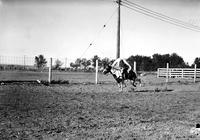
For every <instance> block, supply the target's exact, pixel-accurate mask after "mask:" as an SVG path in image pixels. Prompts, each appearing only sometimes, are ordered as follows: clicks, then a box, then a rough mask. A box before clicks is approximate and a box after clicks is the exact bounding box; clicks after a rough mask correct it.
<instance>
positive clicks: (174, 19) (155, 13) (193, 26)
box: [124, 0, 200, 30]
mask: <svg viewBox="0 0 200 140" xmlns="http://www.w3.org/2000/svg"><path fill="white" fill-rule="evenodd" d="M124 1H126V2H127V3H129V4H131V5H132V6H134V7H136V8H138V9H140V10H144V11H145V12H149V13H152V14H154V15H157V16H159V17H162V18H166V19H169V20H172V21H174V22H176V23H180V24H184V25H186V26H190V27H192V28H198V29H199V30H200V27H199V26H196V25H193V24H190V23H188V22H184V21H181V20H179V19H176V18H172V17H169V16H167V15H164V14H161V13H158V12H155V11H153V10H150V9H147V8H145V7H143V6H141V5H139V4H136V3H133V2H130V1H128V0H124Z"/></svg>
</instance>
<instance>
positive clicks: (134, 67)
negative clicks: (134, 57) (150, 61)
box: [133, 61, 137, 73]
mask: <svg viewBox="0 0 200 140" xmlns="http://www.w3.org/2000/svg"><path fill="white" fill-rule="evenodd" d="M133 64H134V65H133V70H134V72H135V73H136V71H137V70H136V61H134V63H133Z"/></svg>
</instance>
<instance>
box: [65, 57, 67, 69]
mask: <svg viewBox="0 0 200 140" xmlns="http://www.w3.org/2000/svg"><path fill="white" fill-rule="evenodd" d="M65 70H67V57H66V58H65Z"/></svg>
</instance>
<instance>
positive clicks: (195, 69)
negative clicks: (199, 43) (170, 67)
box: [194, 64, 197, 83]
mask: <svg viewBox="0 0 200 140" xmlns="http://www.w3.org/2000/svg"><path fill="white" fill-rule="evenodd" d="M196 77H197V64H195V65H194V83H195V82H196Z"/></svg>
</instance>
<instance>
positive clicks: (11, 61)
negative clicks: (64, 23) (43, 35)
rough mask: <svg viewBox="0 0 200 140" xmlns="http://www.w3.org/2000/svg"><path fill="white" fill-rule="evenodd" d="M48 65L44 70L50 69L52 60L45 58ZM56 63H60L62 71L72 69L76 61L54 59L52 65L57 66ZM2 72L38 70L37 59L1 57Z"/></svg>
mask: <svg viewBox="0 0 200 140" xmlns="http://www.w3.org/2000/svg"><path fill="white" fill-rule="evenodd" d="M45 59H46V61H47V63H46V65H45V66H44V70H45V69H47V68H48V67H49V61H50V58H45ZM56 61H59V62H60V68H61V69H67V68H70V63H74V62H75V60H74V59H69V58H67V57H66V58H52V65H53V66H54V65H56ZM0 70H37V65H36V62H35V57H29V56H26V55H24V56H0Z"/></svg>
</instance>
